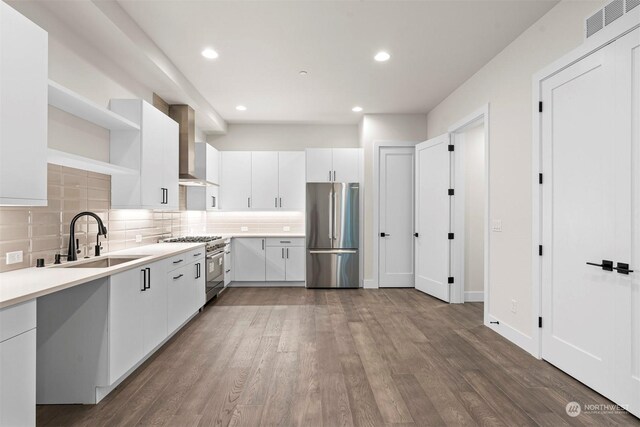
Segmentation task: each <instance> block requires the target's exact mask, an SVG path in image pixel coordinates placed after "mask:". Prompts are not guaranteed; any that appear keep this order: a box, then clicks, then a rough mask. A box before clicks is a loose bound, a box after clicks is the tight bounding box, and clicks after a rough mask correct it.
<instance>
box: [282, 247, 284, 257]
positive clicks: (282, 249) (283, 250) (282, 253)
mask: <svg viewBox="0 0 640 427" xmlns="http://www.w3.org/2000/svg"><path fill="white" fill-rule="evenodd" d="M282 259H284V248H282Z"/></svg>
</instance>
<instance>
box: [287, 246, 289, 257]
mask: <svg viewBox="0 0 640 427" xmlns="http://www.w3.org/2000/svg"><path fill="white" fill-rule="evenodd" d="M287 259H289V248H287Z"/></svg>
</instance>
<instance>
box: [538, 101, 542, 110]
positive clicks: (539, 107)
mask: <svg viewBox="0 0 640 427" xmlns="http://www.w3.org/2000/svg"><path fill="white" fill-rule="evenodd" d="M538 113H542V101H540V102H538Z"/></svg>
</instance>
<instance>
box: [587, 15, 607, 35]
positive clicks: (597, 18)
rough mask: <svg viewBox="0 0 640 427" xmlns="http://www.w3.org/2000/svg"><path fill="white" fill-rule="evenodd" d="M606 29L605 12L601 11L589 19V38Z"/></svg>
mask: <svg viewBox="0 0 640 427" xmlns="http://www.w3.org/2000/svg"><path fill="white" fill-rule="evenodd" d="M603 27H604V10H599V11H597V12H596V13H594V14H593V15H592V16H591V17H589V18H587V37H591V36H592V35H594V34H595V33H597V32H598V31H600V30H601V29H602V28H603Z"/></svg>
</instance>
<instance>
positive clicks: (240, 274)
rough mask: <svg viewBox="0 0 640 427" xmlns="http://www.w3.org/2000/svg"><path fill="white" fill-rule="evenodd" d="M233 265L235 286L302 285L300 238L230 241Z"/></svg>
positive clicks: (303, 278) (303, 276)
mask: <svg viewBox="0 0 640 427" xmlns="http://www.w3.org/2000/svg"><path fill="white" fill-rule="evenodd" d="M233 262H234V280H235V281H238V282H243V281H244V282H303V281H304V280H305V249H304V238H271V237H270V238H264V239H263V238H251V237H239V238H234V239H233Z"/></svg>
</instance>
